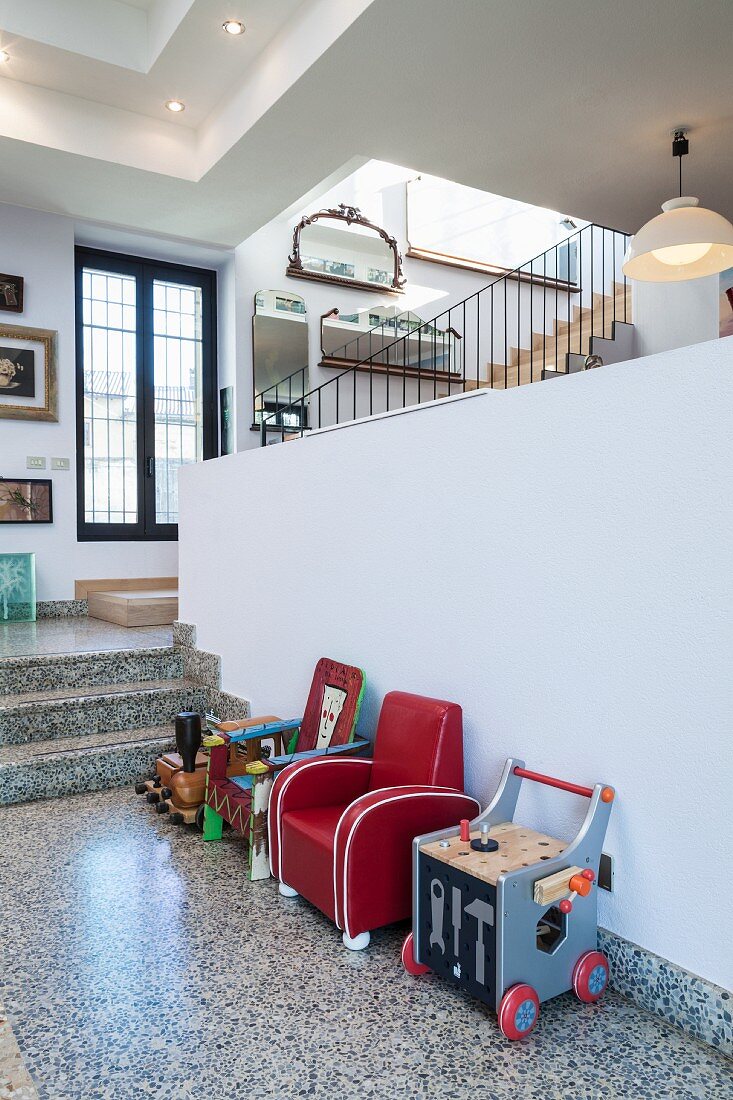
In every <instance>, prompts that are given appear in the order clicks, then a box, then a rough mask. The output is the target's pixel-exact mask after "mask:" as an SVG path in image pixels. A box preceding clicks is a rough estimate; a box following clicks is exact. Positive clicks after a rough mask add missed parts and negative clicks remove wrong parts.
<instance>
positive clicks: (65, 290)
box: [0, 204, 234, 600]
mask: <svg viewBox="0 0 733 1100" xmlns="http://www.w3.org/2000/svg"><path fill="white" fill-rule="evenodd" d="M77 230H78V232H77V237H78V239H80V240H82V241H83V243H85V244H92V245H95V246H97V247H106V248H111V249H113V250H118V251H129V252H131V253H135V254H137V255H142V256H154V257H157V258H160V259H170V260H173V259H177V260H179V261H180V262H185V258H184V257H185V256H188V257H189V259H188V262H193V263H201V264H202V266H204V262H205V258H208V260H209V261H212V260H213V259H217V260H218V262H219V263H220V264H221V265H222V271H224V270H225V269H226V273H225V276H224V279H223V286H222V287H221V288H220V289H221V290H222V292H223V293H222V302H223V303H224V306H225V307H226V310H227V311H228V313H229V314H231V310H232V307H233V296H234V292H233V286H232V285H231V273H230V271H229V270H228V268H227V264H229V266H231V258H230V256H229V257H228V256H227V254H226V253H225V252H223V251H222V250H199V249H196V248H194V246H187V245H185V244H182V242H175V243H173V242H166V241H163V240H156V239H152V238H150V237H143V236H142V235H139V234H124V233H121V232H119V231H115V230H112V229H108V228H102V227H94V226H91V225H83V226H80V227H77ZM74 238H75V225H74V221H73V219H71V218H65V217H62V216H59V215H56V214H44V213H40V212H38V211H35V210H27V209H24V208H21V207H16V206H8V205H2V204H0V270H2V271H5V272H10V273H11V274H18V275H23V276H24V278H25V305H24V311H23V313H22V314H15V313H0V323H7V324H18V325H21V326H33V327H37V328H49V329H56V330H57V331H58V383H59V421H58V423H57V424H49V423H34V422H33V421H23V420H0V474H1V475H2V476H4V477H13V476H18V475H19V476H29V477H50V478H52V480H53V508H54V522H53V524H50V525H49V526H45V525H43V526H41V525H38V526H30V525H29V526H27V527H26V526H22V525H18V526H11V525H0V551H3V552H13V551H28V550H32V551H35V554H36V573H37V595H38V599H39V600H65V599H72V598H73V595H74V581H75V580H76V579H80V578H89V577H150V576H175V575H176V573H177V571H178V546H177V544H176V543H171V542H157V543H150V542H100V543H90V542H86V543H78V542H77V541H76V457H75V456H76V405H75V401H76V397H75V370H76V365H75V352H74V345H75V333H74ZM207 266H212V263H211V262H209V263H208V265H207ZM225 316H226V313H225ZM232 331H233V327H232V326H231V325H230V326H229V327H228V332H232ZM221 344H222V349H223V352H224V354H223V357H222V358H223V362H224V368H223V379H227V381H224V380H222V384H229V383H230V382H231V381H232V379H233V374H234V352H233V349H232V347H231V346H230V344H231V341H230V338H229V336H228V335H227V336H222V341H221ZM27 455H43V456H45V458H46V460H47V468H46V470H45V471H34V472H30V471H26V456H27ZM51 457H54V458H56V457H58V458H68V459H69V460H70V469H69V470H68V471H51V470H50V459H51Z"/></svg>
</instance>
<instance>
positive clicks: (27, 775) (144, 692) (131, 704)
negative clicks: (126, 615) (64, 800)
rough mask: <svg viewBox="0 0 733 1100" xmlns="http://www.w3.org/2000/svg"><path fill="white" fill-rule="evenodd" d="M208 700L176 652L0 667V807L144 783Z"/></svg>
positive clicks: (13, 661)
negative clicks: (185, 713) (184, 715)
mask: <svg viewBox="0 0 733 1100" xmlns="http://www.w3.org/2000/svg"><path fill="white" fill-rule="evenodd" d="M210 695H211V689H210V688H208V687H204V686H202V685H200V684H196V683H192V682H190V681H187V680H185V679H184V678H183V660H182V655H181V651H180V650H179V649H176V648H175V647H173V646H162V647H159V648H151V649H130V650H124V649H123V650H115V651H104V652H98V653H65V654H54V655H49V656H26V657H2V658H0V805H7V804H9V803H12V802H27V801H30V800H32V799H37V798H56V797H59V796H60V795H67V794H77V793H79V792H81V791H96V790H102V789H104V788H107V787H120V786H125V785H127V784H134V783H135V782H137V781H139V780H141V779H144V778H147V777H148V776H149V775H150V774H151V773H152V770H153V766H154V764H155V759H156V757H157V756H158V755H159V754H160V753H161V752H162V751H165V750H168V749H170V748H171V747H172V746H173V744H174V732H173V722H174V718H175V715H176V714H177V713H178V711H180V710H200V711H202V712H203V711H205V710H206V709H208V708H209V706H210Z"/></svg>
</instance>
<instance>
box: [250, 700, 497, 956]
mask: <svg viewBox="0 0 733 1100" xmlns="http://www.w3.org/2000/svg"><path fill="white" fill-rule="evenodd" d="M479 812H480V807H479V804H478V803H477V802H476V800H475V799H474V798H470V797H469V796H468V795H466V794H464V793H463V721H462V712H461V708H460V707H459V706H458V705H457V704H456V703H446V702H443V701H442V700H439V699H426V698H424V697H423V696H421V695H408V694H407V693H406V692H402V691H392V692H390V693H389V695H387V696H386V697H385V699H384V702H383V704H382V710H381V713H380V716H379V722H378V725H377V733H376V737H375V741H374V755H373V757H372V759H371V760H366V759H362V758H360V757H352V758H350V759H342V760H336V759H332V758H320V759H316V760H304V761H302V762H300V763H297V764H294V765H292V766H291V767H289V768H287V769H286V770H285V771H284V772H282V773H281V774H280V775H279V776H278V777H277V779H276V780H275V784H274V786H273V789H272V795H271V798H270V815H269V823H268V828H269V848H270V869H271V871H272V873H273V875H274V876H275V877H276V878H277V879H279V880H280V893H281V894H283V895H284V896H285V897H296V896H297V895H298V894H302V896H303V897H304V898H307V899H308V901H310V902H312V903H313V904H314V905H315V906H317V908H318V909H320V910H321V911H322V912H323V913H325V914H326V916H327V917H330V919H331V920H332V921H334V922H335V924H336V925H337V926H338V927H339V928H340V929H342V930H343V939H344V943H345V944H346V946H347V947H348V948H350V949H351V950H356V951H358V950H361V949H362V948H364V947H366V946H367V944H368V943H369V934H370V931H371V930H372V929H374V928H380V927H381V926H382V925H385V924H391V923H392V922H393V921H398V920H403V919H404V918H405V917H409V916H410V914H411V912H412V871H411V862H410V852H411V844H412V840H413V837H416V836H419V835H421V834H423V833H429V832H432V831H433V830H435V829H444V828H446V827H447V826H449V825H455V824H457V823H458V821H460V819H461V818H463V817H467V818H469V819H472V818H474V817H475V816H476V814H477V813H479Z"/></svg>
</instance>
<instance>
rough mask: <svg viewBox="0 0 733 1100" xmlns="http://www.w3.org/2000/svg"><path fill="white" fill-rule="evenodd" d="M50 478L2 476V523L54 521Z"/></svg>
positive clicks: (0, 492) (0, 483) (0, 505)
mask: <svg viewBox="0 0 733 1100" xmlns="http://www.w3.org/2000/svg"><path fill="white" fill-rule="evenodd" d="M51 490H52V483H51V480H50V478H45V477H43V478H32V477H30V478H29V477H0V523H53V499H52V496H51Z"/></svg>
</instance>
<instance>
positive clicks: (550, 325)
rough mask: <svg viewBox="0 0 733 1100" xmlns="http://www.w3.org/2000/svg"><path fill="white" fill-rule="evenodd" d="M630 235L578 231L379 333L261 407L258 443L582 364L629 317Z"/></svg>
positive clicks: (597, 228)
mask: <svg viewBox="0 0 733 1100" xmlns="http://www.w3.org/2000/svg"><path fill="white" fill-rule="evenodd" d="M628 240H629V237H628V235H627V234H626V233H622V232H621V231H619V230H616V229H610V228H608V227H607V226H601V225H595V224H589V225H586V226H585V227H583V228H582V229H579V230H577V231H575V232H574V233H572V234H570V235H569V236H568V237H567V238H566V239H565V240H564V241H562V242H560V243H558V244H557V245H553V247H552V248H549V249H547V250H546V251H545V252H543V253H541V254H540V255H539V256H536V257H535V258H534V259H532V260H528V261H527V262H526V263H524V264H521V265H520V266H519V267H517V268H515V269H514V270H513V271H511V272H508V273H507V274H505V275H501V276H499V277H498V278H496V279H495V280H493V282H491V283H489V284H488V285H487V286H485V287H483V288H482V289H481V290H478V291H476V292H475V293H474V294H472V295H470V296H469V297H468V298H466V299H464V300H463V301H461V302H458V303H457V304H456V305H453V306H450V307H449V308H448V309H446V310H444V311H443V312H442V313H439V314H437V315H436V316H435V317H432V318H430V320H427V321H424V322H422V323H421V324H419V325H418V326H416V327H415V328H412V329H411V330H410V331H409V332H405V333H403V335H401V336H396V337H395V338H394V339H392V340H387V341H386V342H385V341H382V340H380V346H379V348H378V349H376V350H373V351H371V352H370V353H369V354H368V355H366V356H364V357H363V358H362V359H360V360H359V361H358V362H357V363H355V364H354V365H353V366H349V367H347V368H346V369H344V370H343V371H341V372H340V373H339V374H337V375H335V377H333V378H330V379H329V380H328V381H326V382H324V383H322V384H321V385H319V386H316V387H314V388H313V389H311V390H309V391H307V392H302V393H301V394H300V395H299V396H298V397H297V398H296V399H293V400H292V401H290V402H287V403H285V404H283V405H282V406H278V407H277V409H276V410H275V411H274V412H272V413H270V414H269V415H263V417H262V421H261V424H260V429H261V442H262V444H263V445H265V444H266V443H267V432H268V429H270V430H272V429H275V432H276V436H279V437H280V438H281V439H287V438H291V437H292V436H294V435H295V436H297V435H301V436H302V435H303V434H304V432H305V431H306V430H308V428H320V427H326V426H332V425H334V424H341V423H344V422H346V421H351V420H358V419H361V418H363V417H367V416H374V415H376V414H379V413H384V412H389V411H391V410H395V409H400V408H407V407H410V406H413V405H418V404H421V403H422V402H424V401H432V400H436V399H438V398H441V397H448V396H451V395H453V394H458V393H465V392H467V391H469V390H475V389H481V388H492V389H508V388H511V387H513V386H518V385H525V384H528V383H531V382H537V381H540V380H542V379H547V378H553V377H558V376H560V375H563V374H568V373H572V372H574V371H575V370H581V369H583V367H584V365H585V359H586V357H587V356H588V355H589V354H590V353H591V352H594V351H595V352H596V353H597V352H598V346H596V347H594V341H597V340H598V338H603V339H607V340H608V339H613V336H614V325H615V324H616V323H617V322H628V321H629V320H630V303H629V289H628V284H627V281H626V278H625V276H624V274H623V271H622V268H621V265H622V262H623V257H624V253H625V251H626V247H627V244H628ZM379 328H380V329H381V328H382V326H381V325H380V326H379ZM445 334H450V340H451V352H450V355H446V351H445V345H444V343H443V342H442V341H443V339H444V337H445ZM368 335H369V334H368V333H366V334H364V336H365V337H368ZM373 339H374V337H373ZM447 365H448V366H449V369H446V367H447ZM296 373H298V374H300V373H301V372H296ZM284 383H285V384H287V383H288V380H287V379H286V380H284ZM281 386H282V383H281ZM303 389H304V390H305V386H303Z"/></svg>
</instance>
